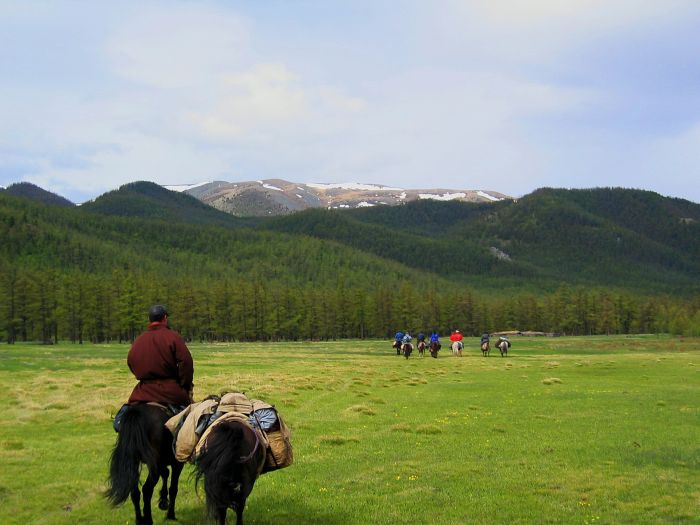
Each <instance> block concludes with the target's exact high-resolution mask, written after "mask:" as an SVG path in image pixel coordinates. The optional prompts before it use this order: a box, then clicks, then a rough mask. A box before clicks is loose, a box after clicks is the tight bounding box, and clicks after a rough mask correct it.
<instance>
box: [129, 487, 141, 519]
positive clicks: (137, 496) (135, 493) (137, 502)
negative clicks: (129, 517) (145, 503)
mask: <svg viewBox="0 0 700 525" xmlns="http://www.w3.org/2000/svg"><path fill="white" fill-rule="evenodd" d="M131 503H133V504H134V511H135V512H136V525H138V524H139V523H141V520H142V519H143V517H142V516H141V492H139V489H138V485H137V487H136V488H135V489H134V490H132V491H131Z"/></svg>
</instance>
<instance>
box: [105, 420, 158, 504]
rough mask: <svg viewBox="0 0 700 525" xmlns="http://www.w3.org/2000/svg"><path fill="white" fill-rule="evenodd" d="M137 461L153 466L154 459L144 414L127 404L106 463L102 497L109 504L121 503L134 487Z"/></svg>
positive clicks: (138, 463)
mask: <svg viewBox="0 0 700 525" xmlns="http://www.w3.org/2000/svg"><path fill="white" fill-rule="evenodd" d="M141 463H145V464H146V465H148V466H149V468H153V467H155V465H156V458H155V454H154V451H153V447H151V444H150V441H149V438H148V428H147V420H146V417H144V414H143V412H141V410H138V409H137V408H136V407H131V408H129V409H128V410H127V411H126V412H125V413H124V416H123V418H122V422H121V426H120V430H119V436H118V437H117V444H116V445H115V446H114V450H112V458H111V460H110V464H109V480H108V486H107V490H106V491H105V496H106V497H107V499H108V500H109V501H110V503H111V504H112V505H113V506H117V505H121V504H122V503H124V502H125V501H126V498H128V497H129V494H131V491H132V490H134V489H137V488H138V485H139V475H140V467H141Z"/></svg>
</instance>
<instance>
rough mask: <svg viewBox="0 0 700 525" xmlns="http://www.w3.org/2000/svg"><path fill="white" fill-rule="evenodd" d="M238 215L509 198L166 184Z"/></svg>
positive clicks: (274, 184) (270, 184)
mask: <svg viewBox="0 0 700 525" xmlns="http://www.w3.org/2000/svg"><path fill="white" fill-rule="evenodd" d="M166 188H168V189H169V190H174V191H181V192H184V193H187V194H189V195H192V196H193V197H196V198H197V199H199V200H201V201H202V202H204V203H206V204H209V205H211V206H213V207H214V208H217V209H219V210H221V211H225V212H227V213H230V214H232V215H236V216H239V217H246V216H247V217H250V216H256V217H261V216H262V217H268V216H275V215H287V214H290V213H293V212H296V211H301V210H306V209H309V208H362V207H370V206H377V205H380V204H387V205H395V204H402V203H405V202H410V201H414V200H419V199H435V200H440V201H448V200H459V201H465V202H494V201H500V200H504V199H510V198H511V197H509V196H507V195H504V194H503V193H499V192H496V191H491V190H450V189H440V188H438V189H427V190H417V189H403V188H394V187H388V186H381V185H377V184H357V183H345V184H302V183H297V182H289V181H286V180H281V179H267V180H259V181H249V182H225V181H215V182H207V183H203V184H195V185H181V186H166Z"/></svg>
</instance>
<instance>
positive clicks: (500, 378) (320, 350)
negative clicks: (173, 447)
mask: <svg viewBox="0 0 700 525" xmlns="http://www.w3.org/2000/svg"><path fill="white" fill-rule="evenodd" d="M467 347H468V349H469V352H468V355H465V356H464V357H462V358H456V357H452V356H450V355H449V352H446V351H444V350H443V352H441V355H440V357H439V358H438V359H431V358H429V357H426V358H423V359H420V358H418V357H417V356H416V355H415V354H414V356H413V357H411V358H410V359H409V360H408V361H407V360H405V359H404V358H403V357H396V356H395V355H393V354H392V352H393V351H392V350H391V348H390V343H389V342H388V341H344V342H329V343H313V344H301V343H276V344H232V345H191V350H192V353H193V355H194V358H195V383H196V387H195V397H196V398H197V399H201V398H202V397H204V396H205V395H207V394H209V393H218V392H221V391H223V390H240V391H244V392H246V393H247V394H248V395H249V396H250V397H257V398H261V399H264V400H266V401H269V402H271V403H274V404H276V406H277V408H278V409H279V410H280V411H281V413H282V414H283V416H285V418H286V420H287V422H288V424H289V426H290V427H291V428H292V431H293V443H294V447H295V448H294V452H295V464H294V465H293V466H291V467H290V468H287V469H285V470H282V471H278V472H272V473H269V474H265V475H264V476H262V477H261V478H260V479H259V480H258V483H257V484H256V487H255V490H254V491H253V494H252V496H251V498H250V499H249V500H248V507H247V510H246V513H245V519H246V523H247V524H248V525H254V524H257V525H263V524H264V525H279V524H280V523H286V524H307V523H318V524H330V525H334V524H337V525H341V524H343V525H344V524H366V523H372V524H400V523H406V524H408V523H410V524H423V523H434V524H461V523H583V524H585V523H698V515H699V514H700V468H699V467H700V375H699V372H700V340H698V339H685V340H681V339H678V338H671V337H667V336H658V337H657V336H638V337H609V338H608V337H591V338H547V339H545V338H537V339H515V340H514V341H513V347H512V348H511V355H510V356H509V357H508V358H505V359H504V358H501V357H500V356H499V355H498V354H497V353H496V354H495V355H494V354H492V355H491V357H489V358H483V357H482V356H481V354H480V352H479V350H478V340H476V339H474V340H470V341H467ZM127 351H128V346H126V345H107V346H95V345H83V346H77V345H60V346H48V347H46V346H38V345H13V346H7V345H3V346H2V347H0V385H2V391H3V392H4V394H5V399H6V401H7V402H6V404H5V407H4V409H3V410H2V412H1V413H0V523H3V524H13V523H18V524H19V523H22V524H26V523H31V524H64V523H65V524H68V523H70V524H75V523H89V524H120V525H122V524H127V523H129V524H132V523H133V510H132V507H131V504H130V503H129V502H127V504H126V505H124V506H123V507H121V508H118V509H111V508H110V507H109V506H108V505H107V504H106V502H105V501H104V499H103V498H102V497H101V492H102V491H103V490H104V487H105V478H106V476H107V463H108V458H109V452H110V449H111V447H112V446H113V444H114V441H115V436H116V434H115V433H114V431H113V430H112V428H111V418H112V416H113V414H114V413H115V412H116V410H117V409H118V408H119V406H120V405H121V403H122V402H124V400H125V399H126V398H127V397H128V395H129V393H130V391H131V387H132V386H133V384H134V380H133V378H132V377H131V376H130V374H129V371H128V369H127V367H126V353H127ZM190 472H191V467H190V466H186V467H185V471H184V475H183V480H182V483H181V486H180V497H179V498H178V508H177V512H178V518H179V522H180V523H182V524H183V525H196V524H204V523H211V522H210V521H209V519H208V518H207V516H206V514H205V508H204V502H203V495H201V494H200V495H197V494H196V493H195V488H194V483H193V480H192V477H191V475H190ZM154 517H155V520H156V523H164V522H165V520H164V518H165V516H164V513H162V512H161V511H158V510H157V509H156V510H155V511H154Z"/></svg>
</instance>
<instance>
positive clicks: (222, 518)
mask: <svg viewBox="0 0 700 525" xmlns="http://www.w3.org/2000/svg"><path fill="white" fill-rule="evenodd" d="M226 510H227V509H226V507H219V508H217V509H216V522H217V523H218V525H226Z"/></svg>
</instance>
